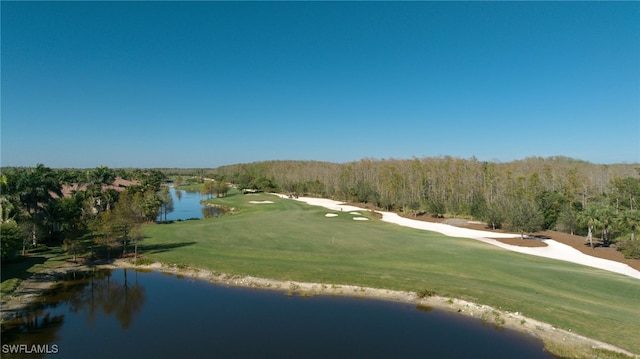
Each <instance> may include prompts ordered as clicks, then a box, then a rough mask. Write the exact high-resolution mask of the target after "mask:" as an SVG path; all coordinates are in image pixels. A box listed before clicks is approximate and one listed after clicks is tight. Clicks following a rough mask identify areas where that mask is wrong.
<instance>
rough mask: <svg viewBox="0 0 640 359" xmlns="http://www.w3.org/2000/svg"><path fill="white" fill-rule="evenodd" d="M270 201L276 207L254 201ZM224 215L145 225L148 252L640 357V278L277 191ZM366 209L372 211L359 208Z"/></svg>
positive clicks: (234, 203)
mask: <svg viewBox="0 0 640 359" xmlns="http://www.w3.org/2000/svg"><path fill="white" fill-rule="evenodd" d="M251 200H254V201H264V200H269V201H273V202H275V203H273V204H250V203H249V201H251ZM214 202H215V203H219V204H222V205H226V206H229V207H235V208H240V209H241V210H240V212H238V213H236V214H232V215H227V216H223V217H220V218H211V219H206V220H200V221H185V222H176V223H172V224H166V225H149V226H147V227H145V233H146V236H147V238H146V239H145V241H144V242H143V244H142V245H141V251H142V252H143V253H144V254H145V255H146V256H147V257H148V258H150V259H152V260H157V261H162V262H166V263H177V264H186V265H189V266H194V267H202V268H209V269H211V270H214V271H216V272H223V273H229V274H239V275H251V276H257V277H265V278H273V279H280V280H296V281H305V282H322V283H327V284H352V285H357V286H367V287H377V288H387V289H394V290H406V291H421V290H426V289H428V290H433V291H435V293H436V294H438V295H442V296H450V297H455V298H461V299H466V300H470V301H474V302H477V303H482V304H487V305H491V306H494V307H499V308H501V309H504V310H509V311H518V312H521V313H523V314H524V315H526V316H529V317H532V318H535V319H538V320H541V321H544V322H547V323H551V324H553V325H556V326H558V327H560V328H563V329H571V330H572V331H574V332H577V333H580V334H582V335H585V336H588V337H591V338H595V339H598V340H602V341H604V342H608V343H611V344H614V345H617V346H620V347H622V348H625V349H627V350H630V351H632V352H636V353H640V281H638V280H635V279H632V278H629V277H626V276H622V275H618V274H614V273H609V272H606V271H602V270H597V269H593V268H589V267H584V266H579V265H575V264H571V263H565V262H561V261H555V260H547V259H544V258H538V257H533V256H527V255H523V254H517V253H512V252H508V251H505V250H502V249H499V248H496V247H493V246H490V245H487V244H484V243H481V242H478V241H474V240H471V239H463V238H452V237H446V236H443V235H440V234H437V233H432V232H425V231H419V230H414V229H409V228H404V227H401V226H397V225H393V224H389V223H384V222H382V221H379V220H376V219H375V218H373V217H370V218H371V220H369V221H354V220H353V219H352V218H353V215H351V214H349V213H346V212H345V213H340V212H334V213H337V214H338V216H337V217H333V218H327V217H325V214H326V213H328V212H331V211H329V210H327V209H325V208H321V207H315V206H309V205H306V204H303V203H300V202H297V201H293V200H289V199H280V198H278V197H276V196H273V195H267V194H255V195H240V194H237V192H232V193H231V194H230V196H229V197H226V198H220V199H215V200H214ZM361 213H362V214H363V215H365V216H366V215H367V212H366V211H362V212H361Z"/></svg>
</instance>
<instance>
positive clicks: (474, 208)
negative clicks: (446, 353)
mask: <svg viewBox="0 0 640 359" xmlns="http://www.w3.org/2000/svg"><path fill="white" fill-rule="evenodd" d="M209 175H212V176H214V177H215V178H217V179H219V180H226V181H230V182H233V183H236V184H237V185H238V186H239V187H240V188H252V189H259V190H264V191H282V192H287V193H291V194H299V195H309V196H319V197H328V198H333V199H337V200H343V201H347V202H357V203H367V204H371V205H372V206H375V207H377V208H380V209H383V210H388V211H397V212H401V213H405V214H406V215H414V216H419V215H433V216H438V217H442V216H451V217H464V218H472V219H478V220H483V221H486V222H487V223H488V225H489V226H490V227H493V228H507V229H509V230H514V231H518V232H519V233H522V234H524V233H526V232H535V231H538V230H544V229H552V230H560V231H564V232H568V233H572V234H579V235H585V236H587V238H588V239H589V241H590V243H591V245H592V246H595V245H602V246H608V245H610V244H612V243H613V242H614V241H616V242H618V246H619V247H620V248H622V249H624V248H625V246H626V247H632V248H631V252H634V251H635V252H638V253H637V254H636V255H638V256H640V250H638V248H637V247H639V246H638V245H637V242H632V240H634V239H635V232H636V229H637V226H638V223H639V222H640V211H639V209H640V208H639V207H640V203H638V202H639V201H640V167H639V166H638V164H613V165H601V164H593V163H590V162H586V161H580V160H575V159H571V158H567V157H561V156H556V157H548V158H541V157H531V158H526V159H523V160H518V161H512V162H504V163H502V162H488V161H479V160H477V159H476V158H470V159H463V158H454V157H450V156H442V157H428V158H413V159H404V160H403V159H362V160H359V161H354V162H348V163H342V164H337V163H329V162H320V161H264V162H256V163H249V164H236V165H229V166H222V167H219V168H216V169H215V170H212V171H211V173H209ZM627 240H628V241H627ZM634 248H635V249H634ZM627 249H628V248H627Z"/></svg>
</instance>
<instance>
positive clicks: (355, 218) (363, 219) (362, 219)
mask: <svg viewBox="0 0 640 359" xmlns="http://www.w3.org/2000/svg"><path fill="white" fill-rule="evenodd" d="M353 220H354V221H368V220H369V218H367V217H353Z"/></svg>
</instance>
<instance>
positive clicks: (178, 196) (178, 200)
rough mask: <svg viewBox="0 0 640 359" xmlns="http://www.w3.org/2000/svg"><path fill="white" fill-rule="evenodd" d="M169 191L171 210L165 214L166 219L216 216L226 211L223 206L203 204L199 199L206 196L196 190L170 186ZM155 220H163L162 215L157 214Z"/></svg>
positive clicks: (201, 199) (203, 198)
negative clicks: (171, 201) (171, 202)
mask: <svg viewBox="0 0 640 359" xmlns="http://www.w3.org/2000/svg"><path fill="white" fill-rule="evenodd" d="M169 193H170V194H171V198H172V199H173V211H171V212H169V213H168V214H167V218H166V220H167V221H184V220H188V219H202V218H209V217H218V216H221V215H223V214H225V213H227V210H226V209H225V208H224V207H212V206H207V205H203V204H202V203H201V201H203V200H205V199H207V198H208V197H207V196H203V195H201V194H200V192H198V191H185V190H180V189H178V190H176V189H175V188H173V187H171V188H169ZM157 220H158V221H164V220H165V218H164V215H160V216H158V218H157Z"/></svg>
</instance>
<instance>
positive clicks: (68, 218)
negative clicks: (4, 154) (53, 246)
mask: <svg viewBox="0 0 640 359" xmlns="http://www.w3.org/2000/svg"><path fill="white" fill-rule="evenodd" d="M117 178H121V179H125V180H129V181H130V182H128V184H127V185H126V186H115V185H114V183H115V182H116V179H117ZM165 181H166V176H165V175H164V174H163V173H162V172H161V171H159V170H142V169H128V170H123V169H111V168H108V167H104V166H102V167H97V168H94V169H88V170H78V169H55V170H54V169H51V168H49V167H46V166H44V165H42V164H39V165H37V166H36V167H34V168H26V167H20V168H3V169H2V175H1V176H0V191H1V192H0V214H1V218H0V220H1V226H2V227H1V229H0V230H1V232H2V242H1V243H2V253H1V254H2V259H3V260H6V259H9V258H11V257H13V256H15V255H16V254H18V252H21V253H22V254H23V255H24V254H25V251H26V250H27V249H29V248H31V247H36V246H38V245H39V244H50V243H57V244H62V245H63V247H64V248H65V249H66V250H67V252H69V253H70V254H72V255H74V259H75V255H77V254H80V253H84V252H86V251H87V250H90V251H91V253H92V255H93V256H100V255H106V257H107V258H110V257H111V255H112V251H113V250H115V249H116V248H121V249H122V254H125V255H126V254H127V251H129V250H130V248H129V246H130V245H133V251H134V255H136V256H137V245H138V242H139V241H140V240H141V239H142V238H143V235H142V233H141V231H140V227H141V225H142V224H143V223H146V222H151V221H155V220H156V218H157V217H158V215H159V214H160V211H161V209H164V208H166V207H167V206H168V205H170V201H171V196H170V195H169V194H168V190H167V189H164V190H163V189H161V188H162V187H161V184H162V183H163V182H165ZM63 192H64V193H63Z"/></svg>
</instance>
